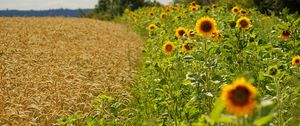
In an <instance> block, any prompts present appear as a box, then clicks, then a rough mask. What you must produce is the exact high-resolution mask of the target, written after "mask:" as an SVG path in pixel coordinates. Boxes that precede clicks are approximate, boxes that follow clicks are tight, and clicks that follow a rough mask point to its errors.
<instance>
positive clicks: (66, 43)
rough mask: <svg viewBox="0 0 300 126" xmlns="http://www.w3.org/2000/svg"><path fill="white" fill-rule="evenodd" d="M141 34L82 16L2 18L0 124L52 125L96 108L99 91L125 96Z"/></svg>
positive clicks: (138, 49)
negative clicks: (63, 118) (93, 103)
mask: <svg viewBox="0 0 300 126" xmlns="http://www.w3.org/2000/svg"><path fill="white" fill-rule="evenodd" d="M141 46H142V43H141V39H139V37H138V35H136V34H135V33H134V32H132V31H131V30H130V29H129V28H127V27H126V26H124V25H122V24H117V23H112V22H105V21H99V20H93V19H84V18H63V17H56V18H54V17H51V18H50V17H47V18H0V125H22V126H25V125H55V121H56V120H57V119H58V118H59V117H62V116H64V115H69V114H74V113H77V114H83V115H89V114H91V113H94V109H93V108H92V105H91V104H92V102H91V101H92V100H93V99H94V98H95V97H96V96H98V95H101V94H105V95H108V96H113V97H117V98H119V99H122V100H124V101H129V99H130V94H129V92H128V89H129V88H130V87H131V82H132V81H133V79H134V75H135V74H134V73H135V70H136V68H137V66H138V64H139V61H140V59H141V58H140V57H141V53H140V52H141V51H140V47H141Z"/></svg>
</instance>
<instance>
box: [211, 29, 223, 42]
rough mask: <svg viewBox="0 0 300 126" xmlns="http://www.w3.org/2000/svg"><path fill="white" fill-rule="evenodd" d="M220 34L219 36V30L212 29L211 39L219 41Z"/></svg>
mask: <svg viewBox="0 0 300 126" xmlns="http://www.w3.org/2000/svg"><path fill="white" fill-rule="evenodd" d="M221 38H222V36H221V32H220V31H214V32H213V33H212V36H211V39H212V40H214V41H219V40H221Z"/></svg>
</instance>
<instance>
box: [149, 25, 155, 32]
mask: <svg viewBox="0 0 300 126" xmlns="http://www.w3.org/2000/svg"><path fill="white" fill-rule="evenodd" d="M148 29H149V30H150V31H154V30H155V29H156V25H155V24H150V25H149V26H148Z"/></svg>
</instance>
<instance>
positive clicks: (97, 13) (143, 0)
mask: <svg viewBox="0 0 300 126" xmlns="http://www.w3.org/2000/svg"><path fill="white" fill-rule="evenodd" d="M144 6H160V4H159V3H158V2H156V1H153V2H151V1H147V0H99V1H98V3H97V5H96V6H95V8H94V10H93V11H92V12H91V13H88V14H86V15H85V16H86V17H90V18H98V19H101V20H112V19H114V18H115V17H117V16H120V15H122V14H123V13H124V10H125V9H126V8H128V9H131V10H136V9H137V8H140V7H144Z"/></svg>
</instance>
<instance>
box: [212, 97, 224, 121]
mask: <svg viewBox="0 0 300 126" xmlns="http://www.w3.org/2000/svg"><path fill="white" fill-rule="evenodd" d="M224 108H225V103H224V102H223V101H222V100H221V99H218V100H217V102H216V104H215V106H214V109H213V110H212V112H211V113H210V118H211V119H212V120H214V121H217V120H218V119H219V118H220V116H221V113H222V111H223V109H224Z"/></svg>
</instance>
